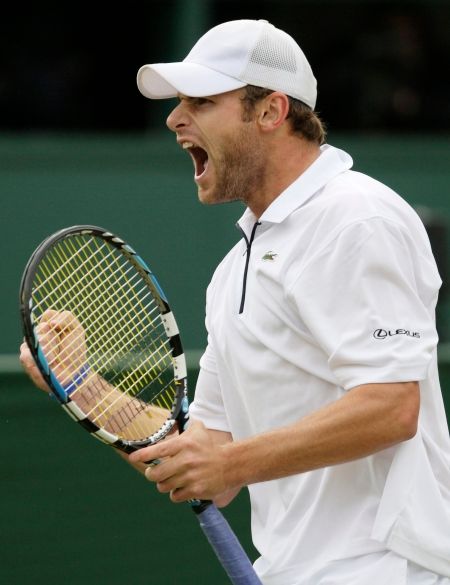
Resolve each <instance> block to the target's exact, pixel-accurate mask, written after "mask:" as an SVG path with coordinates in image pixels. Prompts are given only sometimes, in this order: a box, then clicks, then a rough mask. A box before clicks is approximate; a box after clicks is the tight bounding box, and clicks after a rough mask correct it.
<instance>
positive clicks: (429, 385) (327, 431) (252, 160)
mask: <svg viewBox="0 0 450 585" xmlns="http://www.w3.org/2000/svg"><path fill="white" fill-rule="evenodd" d="M138 87H139V89H140V91H141V92H142V93H143V95H144V96H146V97H148V98H151V99H163V98H172V97H178V100H179V103H178V105H177V106H176V107H175V109H174V110H173V111H172V113H171V114H170V116H169V118H168V120H167V124H168V126H169V128H170V129H171V130H172V131H173V132H175V134H176V138H177V142H178V144H179V145H180V147H181V148H183V149H185V150H186V151H187V152H188V153H189V154H190V155H191V157H192V160H193V163H194V173H195V175H194V180H195V183H196V185H197V188H198V196H199V199H200V201H202V202H203V203H208V204H214V203H222V202H227V201H234V200H240V201H242V202H243V203H244V204H245V206H246V209H245V211H244V214H243V216H242V217H241V219H240V220H239V222H238V226H239V230H240V232H241V236H242V238H241V240H240V241H239V242H238V243H237V244H236V245H235V246H234V247H233V249H232V250H231V251H230V252H229V254H228V255H227V256H226V257H225V259H224V260H223V261H222V262H221V263H220V265H219V266H218V268H217V270H216V272H215V274H214V276H213V278H212V281H211V283H210V286H209V288H208V293H207V307H206V325H207V330H208V345H207V348H206V351H205V353H204V355H203V357H202V359H201V362H200V366H201V367H200V374H199V378H198V383H197V388H196V393H195V400H194V402H193V404H192V407H191V418H192V424H191V425H190V428H189V429H188V430H187V431H186V432H185V433H183V434H182V435H179V436H175V437H172V438H171V439H170V440H167V441H163V442H161V443H159V444H156V445H154V446H152V447H147V448H144V449H142V450H140V451H138V452H136V453H134V454H132V455H130V457H129V460H130V462H132V463H133V465H135V466H136V467H138V468H140V469H141V470H142V471H143V472H144V473H145V475H146V477H147V479H149V480H150V481H152V482H156V485H157V488H158V489H159V491H161V492H163V493H168V494H170V497H171V499H172V500H173V501H174V502H181V501H185V500H188V499H191V498H201V499H214V500H215V501H216V503H217V504H219V505H226V504H227V503H228V502H229V501H230V500H231V499H232V498H233V497H234V496H235V495H236V494H237V493H238V492H239V490H240V489H241V488H242V487H244V486H247V487H248V489H249V492H250V498H251V509H252V520H251V522H252V535H253V541H254V544H255V546H256V548H257V549H258V551H259V553H260V557H259V558H258V559H257V561H256V563H255V569H256V571H257V572H258V574H259V576H260V578H261V580H262V582H263V583H264V584H265V585H450V440H449V434H448V427H447V423H446V417H445V411H444V405H443V400H442V394H441V390H440V387H439V379H438V371H437V357H436V346H437V341H438V338H437V334H436V328H435V306H436V301H437V297H438V291H439V288H440V285H441V280H440V277H439V274H438V271H437V268H436V264H435V261H434V258H433V255H432V251H431V249H430V244H429V241H428V238H427V234H426V231H425V229H424V226H423V225H422V223H421V222H420V220H419V218H418V216H417V214H416V213H415V212H414V211H413V209H412V208H411V207H410V206H409V205H408V204H407V203H406V202H405V201H404V200H403V199H402V198H401V197H400V196H399V195H397V194H396V193H394V192H393V191H392V190H391V189H389V188H388V187H386V186H385V185H383V184H381V183H379V182H378V181H376V180H374V179H372V178H370V177H368V176H366V175H363V174H361V173H358V172H356V171H353V170H351V169H352V164H353V162H352V159H351V157H350V156H349V155H348V154H347V153H345V152H343V151H342V150H339V149H337V148H334V147H332V146H330V145H328V144H326V142H325V140H326V137H325V130H324V127H323V125H322V123H321V121H320V119H319V117H318V116H317V114H316V113H315V112H314V108H315V104H316V80H315V78H314V75H313V73H312V71H311V67H310V65H309V63H308V61H307V59H306V57H305V55H304V54H303V52H302V50H301V49H300V47H299V46H298V45H297V43H296V42H295V41H294V40H293V39H292V38H291V37H290V36H289V35H287V34H286V33H284V32H283V31H281V30H279V29H277V28H275V27H274V26H272V25H271V24H269V23H268V22H266V21H263V20H258V21H252V20H240V21H232V22H227V23H224V24H221V25H219V26H217V27H214V28H213V29H211V30H210V31H209V32H207V33H206V34H205V35H204V36H203V37H202V38H201V39H200V40H199V41H198V42H197V44H196V45H195V46H194V47H193V49H192V50H191V52H190V53H189V55H188V56H187V57H186V58H185V59H184V61H182V62H179V63H159V64H153V65H145V66H143V67H142V68H141V69H140V70H139V73H138ZM22 362H23V363H24V365H25V367H26V369H27V371H28V372H29V374H30V375H31V376H32V377H33V379H34V380H35V382H36V383H37V384H40V383H41V380H40V378H39V374H38V373H37V372H36V370H34V369H33V364H32V361H31V360H30V356H29V353H27V350H26V348H25V347H22ZM41 387H42V386H41ZM44 389H45V388H44ZM153 459H161V463H160V465H158V466H156V467H153V468H151V467H147V466H145V464H144V462H145V461H149V460H153Z"/></svg>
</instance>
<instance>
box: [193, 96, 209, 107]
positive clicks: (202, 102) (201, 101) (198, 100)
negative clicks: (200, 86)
mask: <svg viewBox="0 0 450 585" xmlns="http://www.w3.org/2000/svg"><path fill="white" fill-rule="evenodd" d="M212 103H213V101H212V100H211V99H209V98H206V97H198V98H192V105H194V106H204V105H205V104H212Z"/></svg>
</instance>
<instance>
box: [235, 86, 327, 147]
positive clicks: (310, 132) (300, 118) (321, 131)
mask: <svg viewBox="0 0 450 585" xmlns="http://www.w3.org/2000/svg"><path fill="white" fill-rule="evenodd" d="M244 90H245V93H244V95H243V97H242V103H243V108H244V111H243V116H244V120H245V121H250V120H251V119H252V115H253V112H254V110H255V104H256V102H258V101H259V100H262V99H264V98H265V97H267V96H268V95H270V94H271V93H273V90H271V89H265V88H264V87H256V86H255V85H246V86H245V87H244ZM287 97H288V99H289V113H288V115H287V120H289V122H290V124H291V128H292V131H293V132H294V134H300V135H302V136H303V137H304V138H306V140H309V141H311V142H317V143H318V144H319V145H321V144H324V142H325V141H326V128H325V124H324V123H323V122H322V120H321V119H320V118H319V116H318V115H317V114H316V112H314V110H312V109H311V108H310V107H309V106H307V105H306V104H304V103H303V102H301V101H300V100H297V99H295V98H293V97H290V96H287Z"/></svg>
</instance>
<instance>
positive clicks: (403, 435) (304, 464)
mask: <svg viewBox="0 0 450 585" xmlns="http://www.w3.org/2000/svg"><path fill="white" fill-rule="evenodd" d="M418 408H419V389H418V384H416V383H414V382H412V383H402V384H373V385H365V386H360V387H358V388H355V389H353V390H351V391H349V392H348V393H347V394H346V395H345V396H344V397H343V398H341V399H340V400H338V401H336V402H334V403H332V404H329V405H328V406H326V407H324V408H322V409H320V410H319V411H317V412H315V413H312V414H311V415H309V416H306V417H304V418H302V419H301V420H299V421H298V422H296V423H295V424H292V425H289V426H286V427H283V428H279V429H276V430H273V431H271V432H268V433H264V434H261V435H257V436H255V437H252V438H249V439H247V440H243V441H238V442H235V443H231V444H229V445H226V446H225V451H226V460H227V465H226V469H227V471H226V475H227V482H226V483H227V484H228V485H230V486H238V485H241V486H242V485H248V484H252V483H256V482H261V481H268V480H272V479H278V478H281V477H286V476H289V475H293V474H297V473H303V472H306V471H310V470H313V469H317V468H321V467H327V466H330V465H336V464H339V463H345V462H347V461H351V460H354V459H358V458H361V457H366V456H368V455H371V454H373V453H375V452H377V451H380V450H382V449H385V448H388V447H390V446H392V445H395V444H397V443H399V442H401V441H404V440H406V439H409V438H411V437H412V436H413V435H414V434H415V430H416V424H417V416H418Z"/></svg>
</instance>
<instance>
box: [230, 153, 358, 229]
mask: <svg viewBox="0 0 450 585" xmlns="http://www.w3.org/2000/svg"><path fill="white" fill-rule="evenodd" d="M352 166H353V159H352V157H351V156H350V155H349V154H347V153H346V152H344V151H343V150H340V149H339V148H335V147H334V146H331V145H329V144H325V145H323V146H321V147H320V155H319V157H318V158H317V159H316V160H315V161H314V162H313V163H312V165H310V166H309V167H308V168H307V169H306V171H305V172H304V173H302V174H301V175H300V176H299V177H298V178H297V179H296V180H295V181H294V182H293V183H291V185H289V187H288V188H287V189H285V190H284V191H283V192H282V193H281V194H280V195H279V196H278V197H277V198H276V199H274V201H272V203H271V204H270V205H269V207H268V208H267V209H266V210H265V211H264V213H263V214H262V215H261V217H260V218H259V221H260V222H261V223H264V222H270V223H281V222H282V221H283V220H284V219H286V217H288V215H290V214H291V213H292V212H293V211H294V210H295V209H298V208H299V207H301V206H302V205H304V204H305V203H306V202H307V201H308V199H311V197H312V196H313V195H314V194H315V193H317V191H319V189H321V188H322V187H324V186H325V185H326V184H327V183H328V182H329V181H330V180H331V179H333V178H334V177H336V176H337V175H339V174H340V173H343V172H344V171H348V170H349V169H351V167H352ZM255 221H256V217H255V216H254V214H253V213H252V211H250V209H249V208H247V209H246V210H245V212H244V214H243V215H242V217H241V218H240V220H239V221H238V224H239V225H240V227H241V228H242V229H243V230H244V232H248V230H249V228H251V226H253V224H254V223H255Z"/></svg>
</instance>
